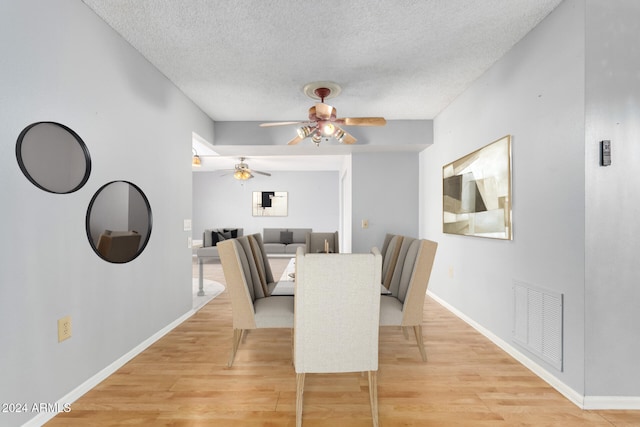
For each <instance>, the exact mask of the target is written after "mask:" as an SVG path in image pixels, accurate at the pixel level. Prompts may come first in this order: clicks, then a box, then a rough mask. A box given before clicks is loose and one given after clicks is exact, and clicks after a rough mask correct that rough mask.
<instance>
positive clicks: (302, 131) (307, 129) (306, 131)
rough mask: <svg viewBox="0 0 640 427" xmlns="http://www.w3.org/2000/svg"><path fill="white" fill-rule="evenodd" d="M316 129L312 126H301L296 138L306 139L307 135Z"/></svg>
mask: <svg viewBox="0 0 640 427" xmlns="http://www.w3.org/2000/svg"><path fill="white" fill-rule="evenodd" d="M315 129H316V128H315V127H313V126H303V127H301V128H299V129H298V136H299V137H300V138H306V137H308V136H309V135H311V132H313V131H314V130H315Z"/></svg>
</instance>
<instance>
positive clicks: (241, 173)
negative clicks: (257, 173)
mask: <svg viewBox="0 0 640 427" xmlns="http://www.w3.org/2000/svg"><path fill="white" fill-rule="evenodd" d="M233 177H234V178H235V179H238V180H240V181H246V180H247V179H250V178H253V175H251V173H250V172H249V171H248V170H244V169H238V170H236V171H235V172H234V173H233Z"/></svg>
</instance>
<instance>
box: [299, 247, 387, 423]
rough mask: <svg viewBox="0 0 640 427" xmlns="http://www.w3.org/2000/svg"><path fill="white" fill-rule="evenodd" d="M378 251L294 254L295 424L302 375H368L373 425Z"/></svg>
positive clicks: (379, 267)
mask: <svg viewBox="0 0 640 427" xmlns="http://www.w3.org/2000/svg"><path fill="white" fill-rule="evenodd" d="M381 262H382V260H381V256H380V252H379V251H378V250H377V249H376V248H373V249H372V251H371V253H369V254H315V253H307V254H305V253H304V251H303V250H302V248H298V252H297V253H296V284H295V328H294V365H295V371H296V425H297V426H298V427H300V426H301V425H302V408H303V392H304V382H305V374H307V373H338V372H364V371H367V372H368V379H369V400H370V404H371V415H372V419H373V425H374V426H377V425H378V395H377V375H376V374H377V371H378V330H379V316H380V271H381Z"/></svg>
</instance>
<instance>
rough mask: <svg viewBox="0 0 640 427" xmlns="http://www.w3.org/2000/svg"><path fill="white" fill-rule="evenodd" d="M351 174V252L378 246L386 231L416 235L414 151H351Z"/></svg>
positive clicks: (368, 249) (417, 157)
mask: <svg viewBox="0 0 640 427" xmlns="http://www.w3.org/2000/svg"><path fill="white" fill-rule="evenodd" d="M430 136H431V135H428V136H426V135H425V139H430ZM413 138H416V139H417V138H418V136H417V135H414V136H413ZM352 174H353V175H352V183H353V188H352V200H353V217H352V222H351V224H352V225H351V230H352V248H353V252H356V253H358V252H361V253H366V252H369V251H370V250H371V248H372V247H373V246H376V247H378V248H381V247H382V242H383V241H384V236H385V234H386V233H393V234H402V235H406V236H414V237H418V226H419V224H418V200H419V197H418V176H419V155H418V154H417V153H354V154H353V156H352ZM363 220H366V221H367V222H368V227H367V228H363V225H362V221H363Z"/></svg>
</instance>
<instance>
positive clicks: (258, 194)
mask: <svg viewBox="0 0 640 427" xmlns="http://www.w3.org/2000/svg"><path fill="white" fill-rule="evenodd" d="M287 199H288V198H287V192H286V191H254V192H253V201H252V204H251V210H252V213H253V216H287V214H288V213H287V210H288V209H287V208H288V200H287Z"/></svg>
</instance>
